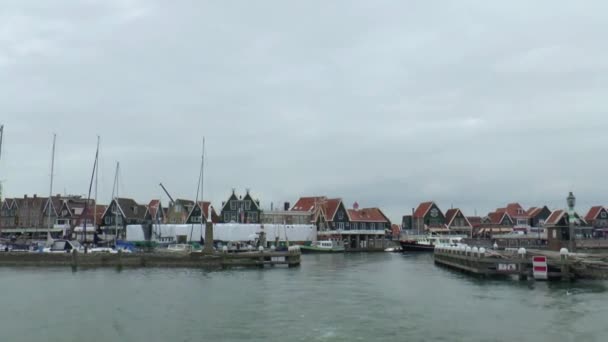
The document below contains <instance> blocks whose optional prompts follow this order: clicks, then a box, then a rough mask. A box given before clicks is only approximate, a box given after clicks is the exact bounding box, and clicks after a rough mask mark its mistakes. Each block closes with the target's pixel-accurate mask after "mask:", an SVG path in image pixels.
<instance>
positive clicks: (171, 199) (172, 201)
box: [158, 183, 175, 204]
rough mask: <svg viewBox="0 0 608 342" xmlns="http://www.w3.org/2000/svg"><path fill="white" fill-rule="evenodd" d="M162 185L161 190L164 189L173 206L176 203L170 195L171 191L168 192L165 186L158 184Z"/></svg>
mask: <svg viewBox="0 0 608 342" xmlns="http://www.w3.org/2000/svg"><path fill="white" fill-rule="evenodd" d="M158 185H160V187H161V188H163V191H164V192H165V194H167V196H168V197H169V200H170V201H171V204H174V203H175V201H174V200H173V197H171V195H170V194H169V191H167V189H166V188H165V186H164V185H163V183H160V184H158Z"/></svg>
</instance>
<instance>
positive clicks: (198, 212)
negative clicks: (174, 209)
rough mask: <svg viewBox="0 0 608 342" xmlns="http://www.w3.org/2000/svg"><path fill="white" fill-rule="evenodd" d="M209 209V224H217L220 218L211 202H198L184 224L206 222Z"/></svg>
mask: <svg viewBox="0 0 608 342" xmlns="http://www.w3.org/2000/svg"><path fill="white" fill-rule="evenodd" d="M210 207H211V222H213V223H219V222H220V217H219V215H218V214H217V212H216V211H215V208H214V207H213V206H212V205H211V202H206V201H203V202H198V203H197V204H196V205H195V206H194V207H193V208H192V210H191V211H190V214H189V215H188V218H187V219H186V223H188V224H195V223H203V222H207V215H208V214H209V208H210Z"/></svg>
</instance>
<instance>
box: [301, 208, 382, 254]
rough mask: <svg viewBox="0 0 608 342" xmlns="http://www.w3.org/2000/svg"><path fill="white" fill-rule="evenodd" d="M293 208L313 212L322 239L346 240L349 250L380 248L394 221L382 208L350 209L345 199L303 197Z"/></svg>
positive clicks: (313, 219) (319, 236) (313, 218)
mask: <svg viewBox="0 0 608 342" xmlns="http://www.w3.org/2000/svg"><path fill="white" fill-rule="evenodd" d="M291 211H295V212H303V213H308V214H310V215H312V221H313V222H314V223H315V225H316V226H317V235H318V239H319V240H334V241H339V242H345V243H346V248H348V249H351V250H352V249H357V250H358V249H362V250H365V249H379V248H382V247H383V246H384V237H385V235H386V234H387V233H388V234H390V229H391V222H390V220H389V219H388V218H387V217H386V215H384V213H383V212H382V211H381V210H380V209H379V208H363V209H359V208H358V205H357V204H355V205H353V208H352V209H347V208H346V206H345V205H344V202H343V201H342V199H341V198H327V197H326V196H313V197H301V198H300V199H299V200H298V201H297V202H296V204H295V205H294V206H293V207H292V209H291Z"/></svg>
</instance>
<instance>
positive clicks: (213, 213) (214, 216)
mask: <svg viewBox="0 0 608 342" xmlns="http://www.w3.org/2000/svg"><path fill="white" fill-rule="evenodd" d="M198 206H199V207H202V208H203V215H204V216H205V217H207V215H208V214H209V206H211V202H207V201H202V202H201V201H199V202H198ZM219 219H220V217H219V216H218V214H217V212H216V211H215V208H214V207H213V206H211V221H212V222H219Z"/></svg>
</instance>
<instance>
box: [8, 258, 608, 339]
mask: <svg viewBox="0 0 608 342" xmlns="http://www.w3.org/2000/svg"><path fill="white" fill-rule="evenodd" d="M607 289H608V283H607V282H601V281H584V282H583V281H580V282H574V283H561V282H557V283H546V282H534V281H518V280H483V279H476V278H472V277H470V276H468V275H464V274H461V273H458V272H455V271H452V270H449V269H445V268H441V267H437V266H435V265H434V264H433V259H432V255H429V254H412V255H402V254H390V253H379V254H347V255H306V256H303V263H302V266H301V267H299V268H294V269H288V268H281V267H277V268H274V269H266V270H257V269H256V270H229V271H215V272H209V271H202V270H189V269H137V270H123V271H121V272H119V271H117V270H114V269H96V270H81V271H77V272H72V271H71V270H70V269H65V268H57V269H43V268H26V269H14V268H0V291H1V292H0V293H1V298H2V301H1V306H2V309H1V310H0V334H1V336H2V341H12V342H14V341H87V342H94V341H104V342H105V341H575V340H577V341H605V340H606V339H607V338H608V325H606V323H605V321H606V317H608V293H607Z"/></svg>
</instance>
